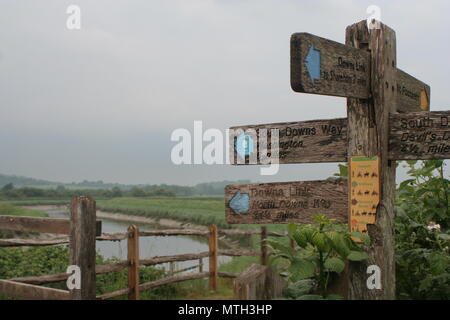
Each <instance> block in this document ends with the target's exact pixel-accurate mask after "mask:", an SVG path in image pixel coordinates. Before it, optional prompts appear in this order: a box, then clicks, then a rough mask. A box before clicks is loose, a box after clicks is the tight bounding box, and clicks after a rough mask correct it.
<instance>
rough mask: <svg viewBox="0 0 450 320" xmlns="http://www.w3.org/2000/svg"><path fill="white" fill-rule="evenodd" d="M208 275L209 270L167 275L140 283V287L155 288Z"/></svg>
mask: <svg viewBox="0 0 450 320" xmlns="http://www.w3.org/2000/svg"><path fill="white" fill-rule="evenodd" d="M208 276H209V272H202V273H190V274H186V275H178V276H174V277H167V278H163V279H159V280H156V281H152V282H147V283H143V284H141V285H139V289H140V290H141V291H145V290H149V289H153V288H156V287H160V286H163V285H166V284H170V283H177V282H181V281H187V280H195V279H202V278H206V277H208Z"/></svg>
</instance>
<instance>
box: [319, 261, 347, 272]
mask: <svg viewBox="0 0 450 320" xmlns="http://www.w3.org/2000/svg"><path fill="white" fill-rule="evenodd" d="M324 266H325V268H326V269H327V270H329V271H332V272H336V273H341V272H342V271H343V270H344V268H345V263H344V261H342V260H341V259H339V258H338V257H332V258H328V259H327V260H325V263H324Z"/></svg>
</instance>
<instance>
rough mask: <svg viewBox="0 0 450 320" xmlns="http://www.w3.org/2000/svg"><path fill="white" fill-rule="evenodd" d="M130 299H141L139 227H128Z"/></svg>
mask: <svg viewBox="0 0 450 320" xmlns="http://www.w3.org/2000/svg"><path fill="white" fill-rule="evenodd" d="M128 263H129V265H128V288H129V289H130V290H131V291H130V293H129V294H128V300H139V298H140V293H139V228H138V227H137V226H135V225H131V226H129V227H128Z"/></svg>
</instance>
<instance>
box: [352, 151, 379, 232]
mask: <svg viewBox="0 0 450 320" xmlns="http://www.w3.org/2000/svg"><path fill="white" fill-rule="evenodd" d="M349 165H350V168H349V179H350V180H349V184H350V193H349V201H350V205H349V206H350V217H349V226H350V230H351V231H358V232H363V233H367V225H368V224H375V221H376V212H377V206H378V204H379V203H380V162H379V158H378V157H372V158H366V157H362V156H354V157H351V159H350V162H349Z"/></svg>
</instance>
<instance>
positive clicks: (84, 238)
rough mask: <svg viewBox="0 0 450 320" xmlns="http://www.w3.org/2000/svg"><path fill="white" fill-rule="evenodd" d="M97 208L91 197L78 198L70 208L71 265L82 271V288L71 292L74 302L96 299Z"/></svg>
mask: <svg viewBox="0 0 450 320" xmlns="http://www.w3.org/2000/svg"><path fill="white" fill-rule="evenodd" d="M95 234H96V207H95V200H94V199H92V198H90V197H84V196H82V197H76V198H73V199H72V202H71V206H70V264H71V265H76V266H78V267H79V268H80V271H81V287H80V289H73V290H71V291H70V294H71V298H72V299H73V300H94V299H95V255H96V251H95Z"/></svg>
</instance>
